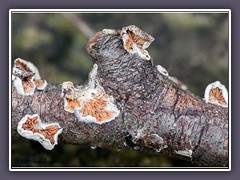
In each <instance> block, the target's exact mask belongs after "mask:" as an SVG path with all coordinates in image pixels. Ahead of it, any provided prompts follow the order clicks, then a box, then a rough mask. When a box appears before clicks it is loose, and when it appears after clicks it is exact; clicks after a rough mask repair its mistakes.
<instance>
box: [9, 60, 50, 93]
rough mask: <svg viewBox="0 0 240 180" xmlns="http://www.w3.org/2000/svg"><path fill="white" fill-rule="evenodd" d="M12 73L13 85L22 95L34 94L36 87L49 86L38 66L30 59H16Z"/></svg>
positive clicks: (39, 88) (41, 88)
mask: <svg viewBox="0 0 240 180" xmlns="http://www.w3.org/2000/svg"><path fill="white" fill-rule="evenodd" d="M12 73H13V75H12V81H13V85H14V86H15V88H16V89H17V92H18V93H19V94H21V95H26V96H27V95H33V94H34V91H35V89H38V90H43V89H44V88H45V87H46V86H47V82H46V81H45V80H42V79H41V76H40V74H39V72H38V69H37V68H36V66H35V65H34V64H33V63H31V62H29V61H26V60H23V59H20V58H17V59H15V61H14V65H13V71H12Z"/></svg>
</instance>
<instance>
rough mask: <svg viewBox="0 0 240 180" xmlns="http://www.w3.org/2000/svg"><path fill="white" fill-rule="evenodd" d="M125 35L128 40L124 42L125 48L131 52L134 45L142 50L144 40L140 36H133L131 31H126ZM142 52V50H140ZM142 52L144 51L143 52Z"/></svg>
mask: <svg viewBox="0 0 240 180" xmlns="http://www.w3.org/2000/svg"><path fill="white" fill-rule="evenodd" d="M127 34H128V37H129V39H128V40H127V42H126V48H127V49H129V50H133V43H136V44H137V46H138V47H139V48H142V46H143V44H144V39H142V38H141V37H140V36H138V35H136V34H134V33H133V32H132V31H129V30H127ZM141 51H143V50H141ZM143 52H144V51H143Z"/></svg>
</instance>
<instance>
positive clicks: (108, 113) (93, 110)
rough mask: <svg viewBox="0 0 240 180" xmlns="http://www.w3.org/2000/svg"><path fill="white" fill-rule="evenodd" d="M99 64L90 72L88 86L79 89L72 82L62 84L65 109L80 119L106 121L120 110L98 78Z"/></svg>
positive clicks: (97, 121) (96, 121)
mask: <svg viewBox="0 0 240 180" xmlns="http://www.w3.org/2000/svg"><path fill="white" fill-rule="evenodd" d="M97 68H98V66H97V64H94V67H93V69H92V71H91V72H90V74H89V81H88V84H87V85H86V86H83V87H81V88H80V89H77V88H75V87H74V85H73V83H72V82H64V83H63V84H62V97H63V99H64V110H65V111H68V112H70V113H73V112H74V114H75V115H76V117H77V118H78V120H79V121H84V122H95V123H99V124H101V123H105V122H109V121H111V120H113V119H115V117H117V116H118V114H119V112H120V111H119V110H118V108H117V106H116V105H115V104H114V99H113V97H111V96H109V95H108V94H106V93H105V91H104V89H103V87H102V86H101V85H100V84H99V83H98V81H97V79H96V75H97Z"/></svg>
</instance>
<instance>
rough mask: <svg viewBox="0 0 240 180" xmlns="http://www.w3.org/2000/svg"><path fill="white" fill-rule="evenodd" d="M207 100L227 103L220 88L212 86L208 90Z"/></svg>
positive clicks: (222, 103)
mask: <svg viewBox="0 0 240 180" xmlns="http://www.w3.org/2000/svg"><path fill="white" fill-rule="evenodd" d="M209 101H217V102H218V103H219V104H221V105H227V103H226V101H225V99H224V97H223V94H222V90H221V89H219V88H213V89H211V90H210V93H209Z"/></svg>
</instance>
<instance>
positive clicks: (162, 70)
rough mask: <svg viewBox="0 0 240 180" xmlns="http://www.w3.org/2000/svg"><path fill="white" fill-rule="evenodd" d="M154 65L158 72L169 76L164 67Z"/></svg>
mask: <svg viewBox="0 0 240 180" xmlns="http://www.w3.org/2000/svg"><path fill="white" fill-rule="evenodd" d="M156 67H157V70H158V72H160V73H161V74H162V75H164V76H167V77H168V76H169V74H168V72H167V70H166V69H165V68H164V67H162V66H161V65H157V66H156Z"/></svg>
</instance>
